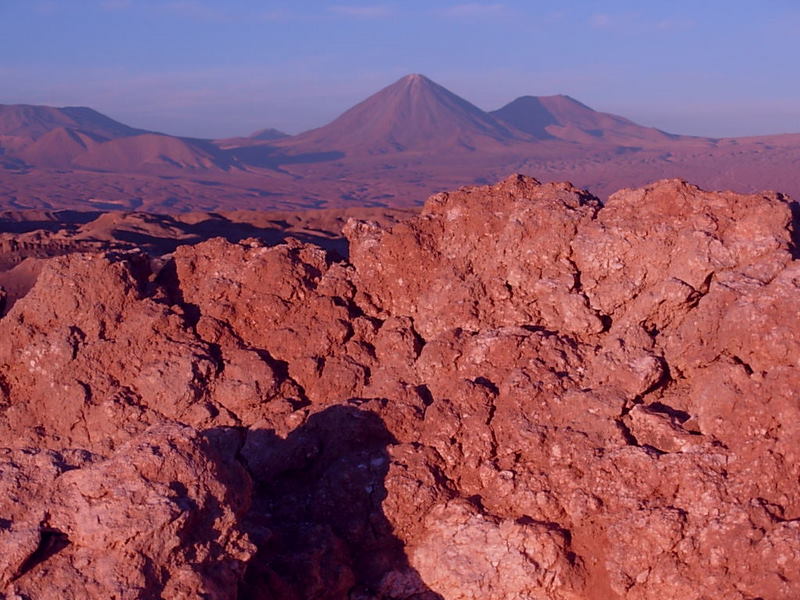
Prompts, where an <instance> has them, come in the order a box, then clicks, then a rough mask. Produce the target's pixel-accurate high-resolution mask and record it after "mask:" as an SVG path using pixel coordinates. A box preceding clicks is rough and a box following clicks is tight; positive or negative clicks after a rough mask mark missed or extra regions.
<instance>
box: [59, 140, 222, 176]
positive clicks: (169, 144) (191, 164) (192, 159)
mask: <svg viewBox="0 0 800 600" xmlns="http://www.w3.org/2000/svg"><path fill="white" fill-rule="evenodd" d="M72 164H73V165H74V166H76V167H83V168H87V169H98V170H104V171H117V172H120V171H121V172H125V171H147V170H149V169H163V168H177V169H192V170H209V169H225V168H228V167H229V166H230V162H229V160H228V159H227V158H226V157H225V156H224V155H223V154H222V153H221V152H219V150H218V149H217V148H216V147H215V146H213V145H212V144H210V143H206V142H204V141H202V140H190V139H185V138H176V137H171V136H168V135H161V134H156V133H146V134H142V135H136V136H132V137H124V138H119V139H116V140H111V141H108V142H105V143H103V144H96V145H94V146H91V147H89V148H87V150H86V152H84V153H82V154H80V155H78V156H76V157H75V159H74V160H73V161H72Z"/></svg>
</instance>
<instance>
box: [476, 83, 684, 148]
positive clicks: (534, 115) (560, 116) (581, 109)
mask: <svg viewBox="0 0 800 600" xmlns="http://www.w3.org/2000/svg"><path fill="white" fill-rule="evenodd" d="M491 114H492V115H493V116H494V117H495V118H497V119H498V120H500V121H502V122H504V123H507V124H509V125H511V126H512V127H514V128H516V129H518V130H520V131H523V132H525V133H527V134H529V135H531V136H533V137H534V138H536V139H538V140H546V139H553V138H558V139H562V140H567V141H573V142H592V141H598V140H602V141H607V142H612V143H618V144H623V145H624V144H626V143H629V142H636V143H642V142H664V141H669V140H672V139H674V138H675V137H676V136H673V135H671V134H668V133H665V132H663V131H661V130H659V129H655V128H652V127H644V126H642V125H638V124H636V123H634V122H633V121H630V120H628V119H626V118H624V117H620V116H617V115H613V114H610V113H603V112H598V111H596V110H593V109H592V108H589V107H588V106H586V105H585V104H583V103H582V102H579V101H577V100H575V99H574V98H571V97H570V96H566V95H563V94H559V95H556V96H522V97H521V98H517V99H516V100H514V101H513V102H510V103H509V104H506V105H505V106H504V107H503V108H501V109H499V110H495V111H493V112H492V113H491Z"/></svg>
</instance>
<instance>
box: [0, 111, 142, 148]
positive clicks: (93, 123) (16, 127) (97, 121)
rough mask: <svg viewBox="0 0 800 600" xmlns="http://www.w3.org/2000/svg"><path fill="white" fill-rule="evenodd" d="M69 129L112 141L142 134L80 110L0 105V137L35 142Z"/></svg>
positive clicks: (99, 115)
mask: <svg viewBox="0 0 800 600" xmlns="http://www.w3.org/2000/svg"><path fill="white" fill-rule="evenodd" d="M60 128H63V129H72V130H78V131H81V132H83V133H87V134H91V135H94V136H99V137H101V138H103V139H114V138H118V137H125V136H129V135H138V134H140V133H145V132H144V130H142V129H135V128H133V127H129V126H127V125H125V124H123V123H120V122H118V121H115V120H114V119H111V118H109V117H107V116H105V115H103V114H101V113H99V112H97V111H96V110H93V109H91V108H86V107H83V106H67V107H64V108H55V107H53V106H34V105H30V104H0V136H13V137H21V138H28V139H32V140H35V139H38V138H40V137H41V136H43V135H45V134H46V133H48V132H50V131H52V130H54V129H60Z"/></svg>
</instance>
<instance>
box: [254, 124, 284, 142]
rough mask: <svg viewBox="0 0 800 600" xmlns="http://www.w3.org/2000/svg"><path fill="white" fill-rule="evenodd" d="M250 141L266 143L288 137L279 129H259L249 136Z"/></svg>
mask: <svg viewBox="0 0 800 600" xmlns="http://www.w3.org/2000/svg"><path fill="white" fill-rule="evenodd" d="M249 137H250V139H252V140H263V141H266V142H269V141H272V140H280V139H283V138H287V137H289V134H288V133H284V132H282V131H281V130H279V129H273V128H271V127H270V128H267V129H259V130H258V131H256V132H255V133H252V134H250V136H249Z"/></svg>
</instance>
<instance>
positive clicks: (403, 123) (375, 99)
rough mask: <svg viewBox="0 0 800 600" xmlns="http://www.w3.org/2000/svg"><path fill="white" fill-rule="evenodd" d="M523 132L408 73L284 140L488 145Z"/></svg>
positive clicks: (365, 148) (322, 146)
mask: <svg viewBox="0 0 800 600" xmlns="http://www.w3.org/2000/svg"><path fill="white" fill-rule="evenodd" d="M518 138H519V133H518V132H516V131H514V130H513V129H512V128H510V127H508V125H505V124H503V123H501V122H499V121H498V120H497V119H495V118H494V117H492V116H491V115H489V114H487V113H485V112H484V111H482V110H481V109H479V108H478V107H477V106H475V105H473V104H470V103H469V102H467V101H466V100H464V99H463V98H460V97H459V96H456V95H455V94H453V93H452V92H450V91H448V90H446V89H445V88H443V87H442V86H440V85H438V84H436V83H434V82H433V81H431V80H430V79H428V78H427V77H424V76H422V75H408V76H406V77H403V78H402V79H400V80H399V81H397V82H395V83H394V84H392V85H390V86H388V87H386V88H384V89H382V90H381V91H379V92H378V93H377V94H374V95H372V96H370V97H369V98H367V99H366V100H364V101H363V102H361V103H360V104H357V105H356V106H354V107H353V108H351V109H350V110H348V111H347V112H345V113H344V114H343V115H341V116H340V117H339V118H337V119H336V120H335V121H333V122H332V123H330V124H328V125H325V126H324V127H320V128H319V129H314V130H311V131H308V132H305V133H302V134H300V135H298V136H295V137H292V138H288V139H287V140H285V143H286V145H287V146H290V147H301V148H302V149H303V150H305V151H339V152H344V153H345V154H348V155H353V154H356V155H357V154H384V153H394V152H402V151H439V150H444V149H446V150H449V151H453V150H485V149H488V148H494V147H497V146H501V145H506V144H508V143H511V142H513V141H515V140H517V139H518Z"/></svg>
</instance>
